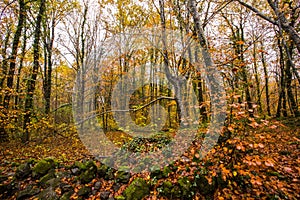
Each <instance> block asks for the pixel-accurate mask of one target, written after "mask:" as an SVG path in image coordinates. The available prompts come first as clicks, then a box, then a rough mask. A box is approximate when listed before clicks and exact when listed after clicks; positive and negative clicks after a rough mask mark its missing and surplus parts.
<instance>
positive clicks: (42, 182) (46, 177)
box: [39, 169, 55, 186]
mask: <svg viewBox="0 0 300 200" xmlns="http://www.w3.org/2000/svg"><path fill="white" fill-rule="evenodd" d="M52 178H55V170H54V169H51V170H49V172H48V173H47V174H46V175H44V176H43V177H42V178H40V180H39V183H40V185H42V186H46V182H47V181H49V180H50V179H52Z"/></svg>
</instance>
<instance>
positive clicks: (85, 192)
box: [78, 186, 92, 197]
mask: <svg viewBox="0 0 300 200" xmlns="http://www.w3.org/2000/svg"><path fill="white" fill-rule="evenodd" d="M91 191H92V189H91V188H90V187H87V186H84V187H82V188H80V190H79V191H78V196H82V197H88V196H89V194H90V193H91Z"/></svg>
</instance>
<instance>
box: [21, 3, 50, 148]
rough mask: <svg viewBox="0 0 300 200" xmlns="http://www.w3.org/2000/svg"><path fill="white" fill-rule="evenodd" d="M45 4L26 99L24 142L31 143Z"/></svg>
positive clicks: (35, 32)
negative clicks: (31, 120)
mask: <svg viewBox="0 0 300 200" xmlns="http://www.w3.org/2000/svg"><path fill="white" fill-rule="evenodd" d="M45 3H46V0H41V2H40V7H39V13H38V15H37V18H36V26H35V31H34V41H33V69H32V73H31V77H30V79H29V80H28V81H27V91H26V98H25V115H24V123H23V129H24V136H23V142H27V141H29V138H30V136H29V125H30V117H31V115H32V113H33V96H34V91H35V86H36V78H37V74H38V70H39V67H40V66H39V58H40V52H39V50H40V48H39V47H40V46H39V42H40V37H41V23H42V19H43V16H44V13H45Z"/></svg>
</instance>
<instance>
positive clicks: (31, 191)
mask: <svg viewBox="0 0 300 200" xmlns="http://www.w3.org/2000/svg"><path fill="white" fill-rule="evenodd" d="M39 192H40V189H39V188H34V187H33V186H32V185H29V186H27V187H26V188H25V189H24V190H22V191H20V192H19V193H18V194H17V198H16V199H17V200H21V199H27V198H29V197H32V196H34V195H36V194H38V193H39Z"/></svg>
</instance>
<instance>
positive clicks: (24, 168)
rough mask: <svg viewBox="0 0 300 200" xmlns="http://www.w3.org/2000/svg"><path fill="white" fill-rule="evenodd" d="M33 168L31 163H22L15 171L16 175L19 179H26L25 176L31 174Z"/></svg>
mask: <svg viewBox="0 0 300 200" xmlns="http://www.w3.org/2000/svg"><path fill="white" fill-rule="evenodd" d="M31 172H32V170H31V165H30V163H28V162H27V163H24V164H21V165H20V166H19V167H18V168H17V171H16V173H15V177H16V178H17V179H19V180H24V179H25V178H27V177H28V176H29V175H30V174H31Z"/></svg>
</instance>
